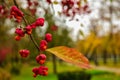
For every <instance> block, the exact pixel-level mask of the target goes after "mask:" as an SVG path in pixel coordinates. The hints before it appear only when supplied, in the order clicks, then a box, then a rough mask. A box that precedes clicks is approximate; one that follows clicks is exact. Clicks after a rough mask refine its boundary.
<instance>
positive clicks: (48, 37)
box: [45, 33, 52, 42]
mask: <svg viewBox="0 0 120 80" xmlns="http://www.w3.org/2000/svg"><path fill="white" fill-rule="evenodd" d="M45 40H46V41H47V42H50V41H52V34H50V33H47V34H46V35H45Z"/></svg>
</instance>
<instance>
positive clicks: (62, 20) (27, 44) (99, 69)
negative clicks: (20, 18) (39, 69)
mask: <svg viewBox="0 0 120 80" xmlns="http://www.w3.org/2000/svg"><path fill="white" fill-rule="evenodd" d="M16 1H17V4H18V5H19V7H20V9H21V10H22V11H23V13H24V16H25V18H26V20H28V22H29V23H32V22H34V21H35V19H36V18H38V17H44V18H45V25H44V27H37V28H36V29H34V30H33V36H34V39H35V40H36V41H37V43H38V44H39V42H40V40H41V39H43V38H44V35H45V33H47V32H50V33H51V34H52V35H53V40H52V42H50V43H49V45H48V48H51V47H54V46H68V47H72V48H76V49H77V50H78V51H79V52H80V53H82V54H84V55H85V56H86V57H87V58H88V59H89V61H90V65H91V66H92V68H91V69H87V70H84V69H81V68H79V67H76V66H74V65H72V64H69V63H66V62H64V61H62V60H61V59H59V58H57V57H56V56H54V55H52V54H50V53H47V52H45V54H46V55H47V62H46V64H45V65H46V66H48V68H49V74H48V76H45V77H44V76H38V77H37V78H33V77H32V75H33V73H32V68H33V67H35V66H39V65H38V64H37V63H36V60H35V57H36V55H37V54H39V52H38V51H37V49H36V48H35V47H34V44H33V43H32V41H31V40H30V38H29V36H27V35H26V36H25V37H24V38H22V39H21V40H20V41H16V40H15V39H14V37H15V33H14V32H15V28H17V27H20V26H25V23H24V22H22V24H20V23H19V24H18V23H17V22H14V19H10V17H9V12H10V11H9V10H10V7H11V6H12V5H14V0H0V80H120V6H119V5H120V0H75V1H80V2H81V5H82V8H81V9H82V11H81V12H80V13H77V12H76V14H75V15H73V14H72V13H69V15H68V14H67V15H66V13H64V11H63V5H62V4H61V1H64V0H52V3H53V4H51V3H50V2H49V0H16ZM68 1H69V0H68ZM73 1H74V0H73ZM70 11H72V10H70ZM20 49H29V50H30V55H29V57H28V58H21V57H20V55H19V50H20Z"/></svg>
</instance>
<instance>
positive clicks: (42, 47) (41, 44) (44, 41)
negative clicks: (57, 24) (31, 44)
mask: <svg viewBox="0 0 120 80" xmlns="http://www.w3.org/2000/svg"><path fill="white" fill-rule="evenodd" d="M46 49H47V42H46V40H41V42H40V50H42V51H44V50H46Z"/></svg>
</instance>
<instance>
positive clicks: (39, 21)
mask: <svg viewBox="0 0 120 80" xmlns="http://www.w3.org/2000/svg"><path fill="white" fill-rule="evenodd" d="M44 21H45V20H44V18H38V19H37V20H36V22H35V25H36V26H43V25H44Z"/></svg>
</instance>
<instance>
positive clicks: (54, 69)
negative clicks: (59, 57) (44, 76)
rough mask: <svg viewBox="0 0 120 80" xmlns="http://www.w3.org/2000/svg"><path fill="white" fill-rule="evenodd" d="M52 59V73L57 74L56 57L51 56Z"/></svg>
mask: <svg viewBox="0 0 120 80" xmlns="http://www.w3.org/2000/svg"><path fill="white" fill-rule="evenodd" d="M52 59H53V61H52V62H53V73H54V74H57V64H56V56H55V55H52Z"/></svg>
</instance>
